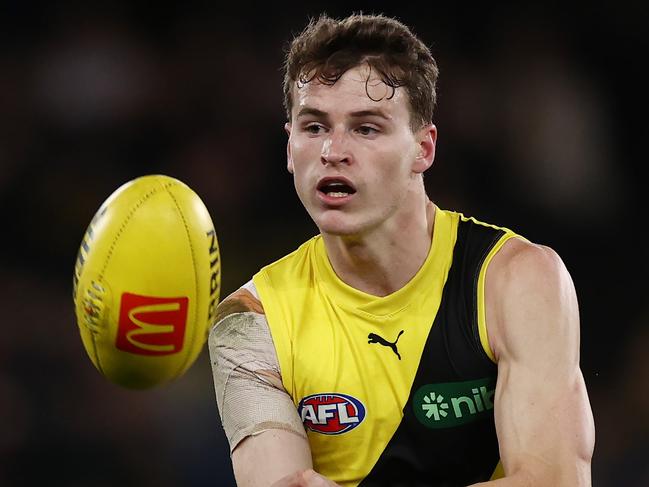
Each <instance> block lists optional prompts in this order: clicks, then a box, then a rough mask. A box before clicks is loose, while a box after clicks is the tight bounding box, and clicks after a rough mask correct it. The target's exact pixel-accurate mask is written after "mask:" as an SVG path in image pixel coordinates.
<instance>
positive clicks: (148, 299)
mask: <svg viewBox="0 0 649 487" xmlns="http://www.w3.org/2000/svg"><path fill="white" fill-rule="evenodd" d="M188 303H189V298H187V297H180V298H158V297H154V296H140V295H138V294H131V293H124V294H122V302H121V305H120V311H119V325H118V328H117V341H116V343H115V346H116V347H117V348H118V349H119V350H123V351H125V352H131V353H135V354H138V355H170V354H173V353H176V352H179V351H180V350H181V349H182V348H183V341H184V338H185V328H186V326H187V308H188Z"/></svg>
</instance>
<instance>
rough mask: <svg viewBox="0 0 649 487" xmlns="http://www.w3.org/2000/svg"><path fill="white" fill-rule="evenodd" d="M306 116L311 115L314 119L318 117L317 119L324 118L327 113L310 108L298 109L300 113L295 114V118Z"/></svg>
mask: <svg viewBox="0 0 649 487" xmlns="http://www.w3.org/2000/svg"><path fill="white" fill-rule="evenodd" d="M306 115H311V116H314V117H319V118H326V117H327V113H326V112H323V111H322V110H318V109H317V108H312V107H302V108H300V111H299V112H297V117H298V118H299V117H304V116H306Z"/></svg>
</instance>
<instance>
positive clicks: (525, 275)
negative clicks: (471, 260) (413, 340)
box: [476, 239, 595, 487]
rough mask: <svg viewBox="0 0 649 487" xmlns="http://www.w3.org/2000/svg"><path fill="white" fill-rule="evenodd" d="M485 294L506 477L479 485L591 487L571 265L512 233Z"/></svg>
mask: <svg viewBox="0 0 649 487" xmlns="http://www.w3.org/2000/svg"><path fill="white" fill-rule="evenodd" d="M485 292H486V300H487V326H488V333H489V340H490V343H491V346H492V349H493V351H494V354H495V356H496V358H497V360H498V384H497V387H496V399H495V420H496V429H497V433H498V441H499V445H500V455H501V461H502V463H503V467H504V470H505V474H506V478H503V479H500V480H496V481H491V482H484V483H480V484H476V485H480V486H482V485H484V486H485V487H486V486H491V485H493V486H494V487H496V486H498V487H506V486H510V487H514V486H526V487H527V486H529V487H533V486H549V485H551V486H553V487H562V486H565V487H589V486H590V485H591V473H590V462H591V457H592V453H593V446H594V441H595V433H594V426H593V417H592V412H591V408H590V404H589V401H588V395H587V392H586V387H585V384H584V379H583V376H582V374H581V370H580V368H579V312H578V306H577V298H576V295H575V290H574V286H573V283H572V280H571V278H570V275H569V274H568V271H567V270H566V269H565V267H564V265H563V263H562V262H561V259H560V258H559V257H558V256H557V255H556V254H555V253H554V252H553V251H552V250H551V249H548V248H546V247H541V246H537V245H533V244H530V243H527V242H523V241H520V240H517V239H512V240H510V241H509V242H508V243H507V244H506V245H505V246H504V247H503V249H502V250H501V251H500V252H499V253H498V254H497V255H496V256H495V257H494V260H493V261H492V263H491V265H490V267H489V269H488V271H487V286H486V291H485Z"/></svg>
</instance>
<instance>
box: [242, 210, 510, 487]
mask: <svg viewBox="0 0 649 487" xmlns="http://www.w3.org/2000/svg"><path fill="white" fill-rule="evenodd" d="M513 236H515V234H514V233H512V232H511V231H509V230H506V229H503V228H498V227H494V226H491V225H485V224H482V223H479V222H477V221H476V220H474V219H470V218H465V217H464V216H462V215H461V214H458V213H454V212H449V211H443V210H440V209H439V208H438V209H437V211H436V215H435V224H434V231H433V241H432V245H431V248H430V251H429V254H428V256H427V258H426V261H425V262H424V264H423V266H422V267H421V269H420V270H419V271H418V272H417V274H416V275H415V276H414V277H413V278H412V280H411V281H410V282H409V283H408V284H406V286H404V287H403V288H402V289H400V290H398V291H397V292H395V293H393V294H390V295H388V296H385V297H377V296H372V295H368V294H366V293H363V292H361V291H358V290H356V289H354V288H352V287H350V286H348V285H346V284H345V283H344V282H342V281H341V280H340V279H339V278H338V276H337V275H336V274H335V272H334V270H333V268H332V266H331V264H330V263H329V260H328V258H327V253H326V250H325V247H324V242H323V240H322V238H321V237H319V236H318V237H314V238H312V239H311V240H309V241H307V242H306V243H304V244H303V245H302V246H301V247H299V248H298V249H297V250H296V251H295V252H293V253H292V254H290V255H288V256H286V257H284V258H283V259H281V260H279V261H277V262H275V263H273V264H271V265H269V266H267V267H265V268H263V269H262V270H261V271H260V272H259V273H257V274H256V275H255V276H254V279H253V280H254V284H255V286H256V288H257V290H258V293H259V297H260V300H261V302H262V304H263V307H264V310H265V312H266V318H267V320H268V325H269V328H270V331H271V334H272V338H273V343H274V345H275V349H276V352H277V357H278V361H279V365H280V369H281V375H282V382H283V385H284V387H285V389H286V391H287V392H288V393H289V394H290V396H291V397H292V398H293V401H294V403H295V406H296V407H297V408H298V412H299V414H300V416H301V419H302V421H303V424H304V426H305V428H306V429H307V433H308V439H309V443H310V446H311V452H312V457H313V463H314V469H315V470H316V471H318V472H320V473H322V474H323V475H325V476H327V477H328V478H330V479H332V480H333V481H335V482H337V483H338V484H340V485H343V486H356V485H359V484H361V485H363V486H374V485H376V486H379V485H394V484H397V483H402V484H404V485H435V486H454V485H458V486H459V485H467V484H469V483H472V482H477V481H484V480H488V479H489V478H497V476H498V474H497V473H496V474H494V470H495V469H496V466H497V465H498V459H499V456H498V443H497V438H496V433H495V427H494V422H493V396H494V390H495V384H496V376H497V367H496V365H495V363H494V361H493V354H492V352H491V350H490V348H489V345H488V341H487V335H486V325H485V318H484V317H485V311H484V276H485V272H486V268H487V265H488V263H489V261H490V260H491V258H492V257H493V255H494V254H495V253H496V252H497V251H498V249H499V248H500V247H501V246H502V244H503V243H504V242H505V241H506V240H507V239H509V238H511V237H513ZM493 475H496V476H495V477H493Z"/></svg>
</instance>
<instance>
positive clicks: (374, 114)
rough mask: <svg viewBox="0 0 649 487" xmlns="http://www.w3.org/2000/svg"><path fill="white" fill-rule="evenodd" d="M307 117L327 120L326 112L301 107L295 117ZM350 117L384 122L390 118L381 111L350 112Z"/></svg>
mask: <svg viewBox="0 0 649 487" xmlns="http://www.w3.org/2000/svg"><path fill="white" fill-rule="evenodd" d="M307 115H311V116H314V117H319V118H327V116H328V115H327V112H323V111H322V110H318V109H317V108H313V107H302V108H301V109H300V111H299V112H297V116H298V118H299V117H304V116H307ZM349 116H350V117H352V118H363V117H379V118H383V119H385V120H390V119H391V118H392V117H390V116H388V115H386V114H385V113H384V112H383V110H372V109H370V110H357V111H355V112H351V113H350V114H349Z"/></svg>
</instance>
